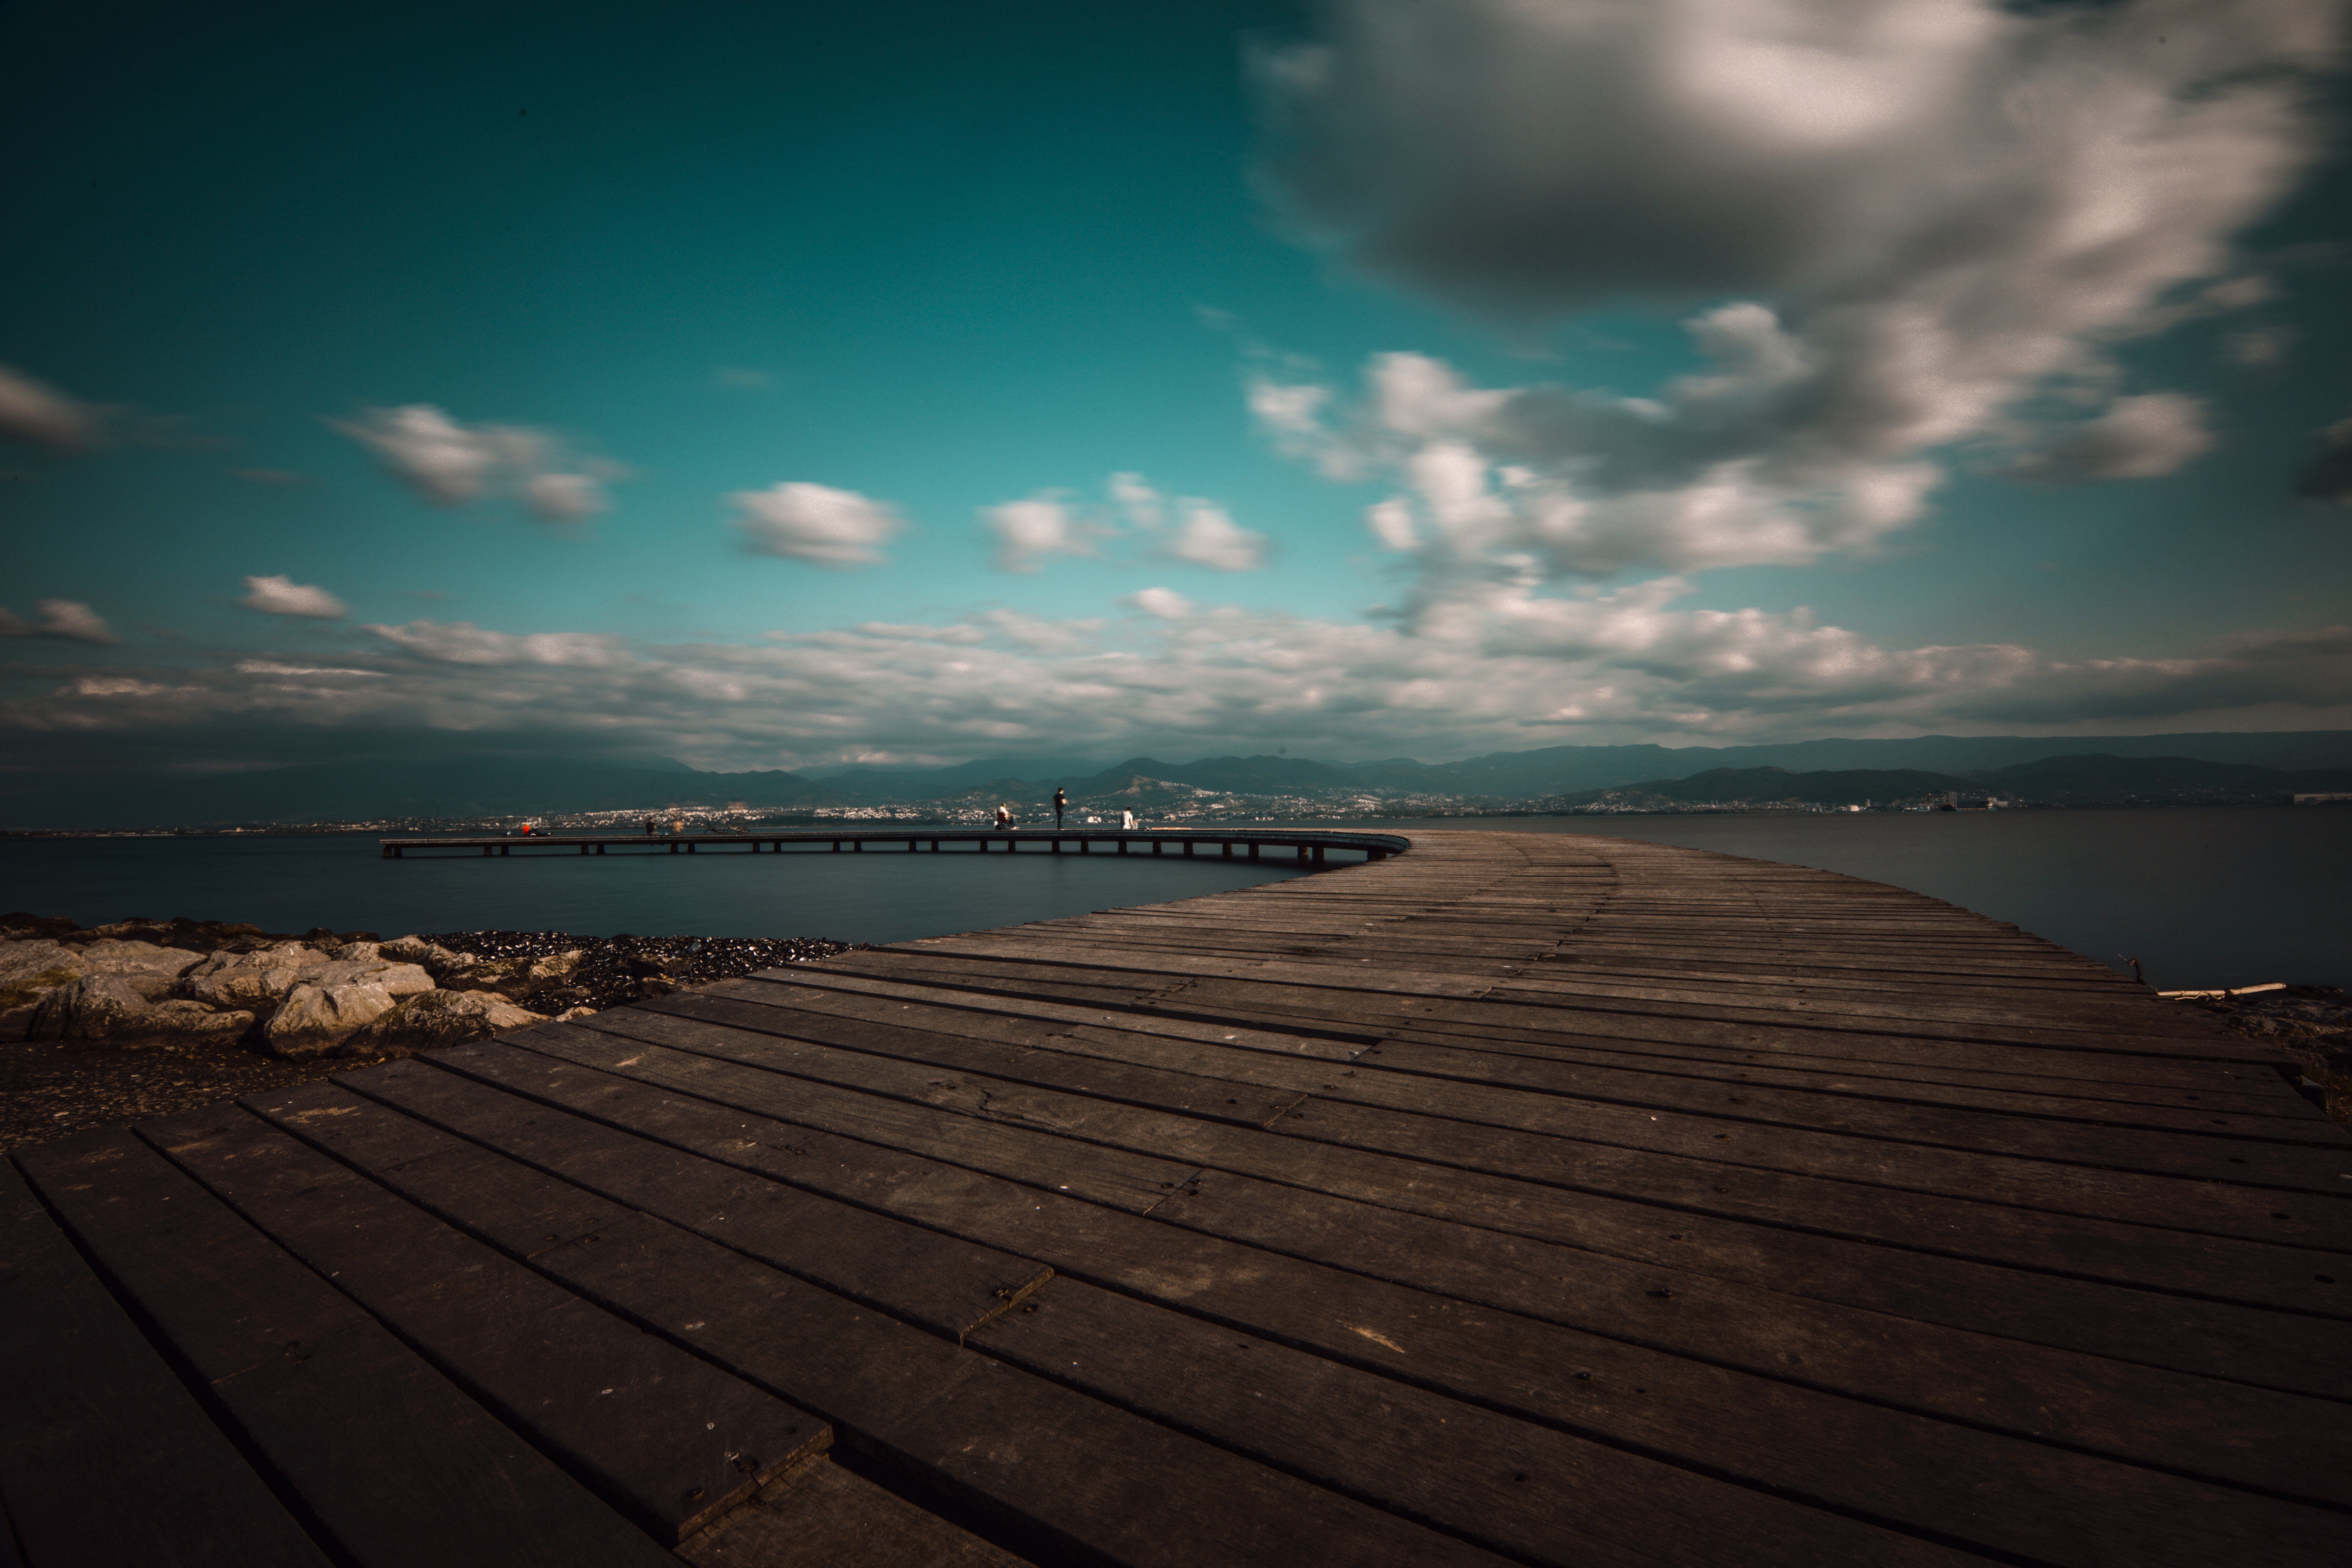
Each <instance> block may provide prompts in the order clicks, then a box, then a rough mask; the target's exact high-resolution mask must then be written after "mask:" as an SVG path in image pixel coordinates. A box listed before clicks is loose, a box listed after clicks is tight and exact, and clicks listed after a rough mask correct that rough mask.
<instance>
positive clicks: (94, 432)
mask: <svg viewBox="0 0 2352 1568" xmlns="http://www.w3.org/2000/svg"><path fill="white" fill-rule="evenodd" d="M99 420H100V411H99V410H97V409H95V408H92V407H90V406H89V405H87V404H82V403H78V402H76V401H75V400H74V399H73V398H71V397H68V396H67V395H65V394H64V393H62V392H59V391H58V389H57V388H56V387H54V386H51V385H49V384H47V383H46V382H41V381H36V380H35V379H34V378H33V377H31V376H29V375H26V374H25V373H24V372H22V371H20V370H12V369H10V368H9V367H8V366H6V365H5V364H0V436H5V437H14V438H15V439H16V440H19V441H29V442H31V443H32V444H33V445H35V446H37V447H54V448H56V449H57V450H58V451H61V452H70V451H74V450H76V449H78V448H79V447H89V446H91V445H93V444H95V443H96V441H97V439H98V427H99Z"/></svg>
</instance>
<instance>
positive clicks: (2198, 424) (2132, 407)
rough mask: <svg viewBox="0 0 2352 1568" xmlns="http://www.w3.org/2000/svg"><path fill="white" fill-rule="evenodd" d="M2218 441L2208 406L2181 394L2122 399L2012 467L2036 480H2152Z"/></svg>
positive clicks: (2156, 394)
mask: <svg viewBox="0 0 2352 1568" xmlns="http://www.w3.org/2000/svg"><path fill="white" fill-rule="evenodd" d="M2212 445H2213V435H2212V432H2211V431H2210V430H2209V429H2207V428H2206V426H2205V405H2203V404H2202V403H2200V402H2199V401H2198V400H2197V399H2196V398H2193V397H2188V396H2184V395H2181V394H2180V393H2177V392H2152V393H2149V394H2147V395H2145V396H2141V397H2118V398H2116V400H2115V402H2114V403H2112V404H2110V405H2108V407H2107V411H2106V412H2105V414H2102V415H2101V416H2098V417H2097V418H2096V419H2086V420H2084V421H2083V422H2082V423H2080V424H2078V425H2076V426H2074V427H2072V428H2071V429H2062V430H2060V431H2058V432H2056V433H2055V434H2054V438H2053V439H2052V440H2051V441H2050V442H2049V444H2048V445H2046V446H2044V447H2042V449H2041V450H2040V451H2038V452H2033V453H2031V454H2029V455H2028V456H2027V457H2025V458H2023V459H2021V461H2020V462H2019V463H2018V464H2017V465H2016V466H2015V467H2014V468H2012V469H2011V472H2013V473H2015V474H2017V475H2019V476H2020V477H2021V478H2024V479H2052V480H2058V481H2062V482H2063V481H2065V480H2071V479H2155V478H2158V476H2161V475H2164V474H2168V473H2170V472H2172V471H2173V470H2174V469H2175V468H2179V467H2180V465H2181V464H2183V463H2185V462H2187V461H2189V459H2190V458H2194V457H2196V456H2197V455H2198V454H2200V452H2203V451H2205V450H2207V449H2208V448H2210V447H2211V446H2212Z"/></svg>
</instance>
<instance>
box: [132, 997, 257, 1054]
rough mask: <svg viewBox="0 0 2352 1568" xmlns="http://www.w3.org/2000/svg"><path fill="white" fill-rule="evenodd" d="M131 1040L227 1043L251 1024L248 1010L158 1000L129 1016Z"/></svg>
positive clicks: (163, 1043) (172, 1043)
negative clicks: (229, 1010)
mask: <svg viewBox="0 0 2352 1568" xmlns="http://www.w3.org/2000/svg"><path fill="white" fill-rule="evenodd" d="M132 1023H133V1025H134V1026H135V1029H136V1034H135V1035H134V1037H133V1040H134V1043H139V1044H146V1045H158V1046H177V1045H202V1044H216V1045H224V1046H226V1045H231V1044H234V1043H235V1042H236V1041H238V1040H241V1039H243V1038H244V1037H246V1036H247V1034H248V1033H250V1032H251V1031H252V1028H253V1015H252V1014H250V1013H222V1012H217V1011H215V1009H213V1008H212V1007H210V1006H207V1005H205V1004H204V1003H202V1002H188V1001H182V1000H177V999H174V1000H173V1001H169V1002H158V1003H156V1004H155V1005H154V1006H152V1007H151V1008H149V1009H148V1010H147V1011H146V1012H144V1013H142V1014H141V1015H140V1016H138V1017H137V1018H136V1019H134V1020H132Z"/></svg>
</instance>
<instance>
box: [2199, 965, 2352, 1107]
mask: <svg viewBox="0 0 2352 1568" xmlns="http://www.w3.org/2000/svg"><path fill="white" fill-rule="evenodd" d="M2180 1001H2181V1005H2182V1006H2185V1007H2195V1008H2197V1009H2199V1010H2200V1011H2201V1012H2206V1013H2210V1014H2212V1015H2213V1016H2215V1017H2217V1018H2219V1019H2221V1022H2222V1023H2223V1024H2224V1025H2226V1026H2228V1027H2229V1028H2230V1030H2231V1032H2232V1033H2234V1034H2240V1035H2243V1036H2245V1037H2247V1038H2248V1039H2250V1040H2262V1041H2264V1042H2266V1043H2268V1044H2270V1045H2273V1046H2276V1047H2278V1048H2279V1054H2280V1056H2281V1057H2283V1058H2287V1059H2290V1060H2292V1061H2293V1062H2294V1065H2295V1067H2296V1068H2297V1070H2299V1071H2300V1072H2301V1074H2302V1076H2303V1081H2304V1083H2305V1084H2309V1085H2313V1086H2315V1089H2316V1090H2317V1092H2316V1093H2315V1095H2314V1096H2313V1098H2315V1099H2316V1100H2318V1101H2319V1102H2320V1104H2321V1105H2322V1106H2323V1107H2324V1108H2325V1109H2326V1111H2327V1114H2328V1115H2329V1116H2330V1117H2331V1118H2333V1119H2334V1120H2335V1121H2337V1122H2339V1123H2341V1124H2342V1125H2344V1126H2346V1127H2352V1001H2347V1000H2346V998H2345V995H2344V992H2343V989H2342V987H2340V986H2335V985H2287V986H2283V987H2281V988H2280V989H2278V990H2276V991H2257V992H2252V993H2248V994H2228V995H2220V996H2186V997H2182V998H2181V999H2180ZM2305 1092H2307V1093H2308V1092H2310V1091H2309V1090H2306V1091H2305Z"/></svg>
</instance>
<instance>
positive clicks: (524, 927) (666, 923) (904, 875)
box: [0, 834, 1297, 942]
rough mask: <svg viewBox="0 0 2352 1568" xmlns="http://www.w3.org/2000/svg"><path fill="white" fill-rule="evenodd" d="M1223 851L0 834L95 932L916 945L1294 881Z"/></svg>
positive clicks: (17, 897) (25, 874)
mask: <svg viewBox="0 0 2352 1568" xmlns="http://www.w3.org/2000/svg"><path fill="white" fill-rule="evenodd" d="M1296 874H1297V873H1296V871H1295V870H1294V869H1286V868H1284V866H1283V864H1282V863H1280V862H1276V863H1274V864H1267V863H1265V862H1260V863H1258V864H1256V865H1252V864H1251V863H1250V862H1248V861H1246V860H1240V861H1229V860H1225V859H1223V858H1213V859H1208V860H1202V859H1197V858H1196V859H1192V860H1185V859H1181V858H1179V859H1173V860H1171V859H1168V858H1164V857H1145V858H1140V859H1139V858H1134V857H1132V856H1129V857H1124V858H1122V857H1119V856H1115V855H1113V856H1106V855H1099V854H1097V855H1084V856H1081V855H1077V854H1075V853H1067V852H1066V853H1064V854H1060V855H1048V854H1044V853H1025V854H1018V855H1003V854H986V855H983V854H978V853H974V852H972V851H971V850H969V849H966V850H964V851H961V852H958V851H956V850H954V849H950V850H949V851H948V852H946V853H944V854H940V855H933V854H930V853H929V851H926V852H924V853H922V854H919V855H909V854H906V853H904V852H900V853H896V854H894V853H891V852H890V851H888V850H882V851H878V852H877V851H876V850H872V849H869V850H866V852H865V853H863V854H851V853H849V852H847V851H844V852H842V853H840V854H837V855H836V854H832V853H829V852H827V851H824V850H823V849H818V850H816V851H814V852H813V853H792V854H784V855H752V854H748V853H746V852H745V851H743V850H741V849H740V848H735V847H729V848H724V849H721V848H718V847H710V848H707V849H706V850H705V851H704V852H703V853H701V854H698V855H691V856H688V855H646V854H642V853H635V852H630V853H622V854H614V855H575V854H572V853H570V852H568V851H567V852H563V853H556V854H550V853H548V852H546V851H544V850H540V851H520V850H519V851H518V852H517V853H516V854H513V855H510V856H508V857H505V858H496V857H492V858H484V857H482V856H479V855H452V856H447V857H440V856H434V857H425V856H415V857H409V858H403V859H399V860H385V859H381V858H378V856H377V853H376V840H375V838H374V837H360V836H358V835H355V834H320V835H318V836H315V837H310V836H294V835H287V836H282V837H281V836H276V835H272V836H268V837H263V836H259V835H252V836H239V837H220V838H30V839H26V838H17V839H5V840H0V910H31V911H32V912H33V913H35V914H45V915H49V914H61V915H70V916H72V917H73V918H74V919H75V920H76V921H79V922H81V923H82V924H83V925H96V924H99V923H100V922H101V921H114V920H121V919H122V918H123V917H124V916H126V915H148V916H152V917H153V918H155V919H159V920H168V919H170V918H171V917H172V916H173V915H181V914H184V915H191V916H194V918H195V919H197V920H224V921H251V922H252V923H254V924H255V925H257V926H260V927H261V928H263V929H264V930H265V931H308V930H310V928H311V927H312V926H320V925H323V926H331V927H333V928H334V929H335V930H337V931H352V930H359V931H379V932H382V933H383V935H385V936H395V935H399V934H401V933H403V932H406V931H488V930H496V931H572V932H575V933H577V934H579V935H582V936H613V935H615V934H617V933H619V932H621V931H628V932H631V933H632V934H635V935H637V936H813V937H829V938H832V939H834V940H835V941H839V942H905V941H907V940H908V939H909V938H912V937H919V936H940V935H944V934H946V933H948V932H950V931H984V930H987V929H988V928H990V927H992V926H1002V925H1015V924H1018V923H1019V922H1021V921H1045V920H1057V919H1060V918H1062V917H1064V916H1067V915H1082V914H1085V913H1087V911H1088V910H1103V909H1114V908H1118V907H1119V906H1122V905H1127V904H1154V903H1160V902H1163V901H1165V900H1169V899H1189V898H1193V897H1197V896H1198V895H1200V894H1202V893H1221V892H1224V891H1227V890H1228V889H1234V888H1246V887H1249V886H1250V885H1251V884H1253V883H1256V882H1271V881H1275V880H1277V879H1281V878H1283V877H1286V876H1293V875H1296Z"/></svg>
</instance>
